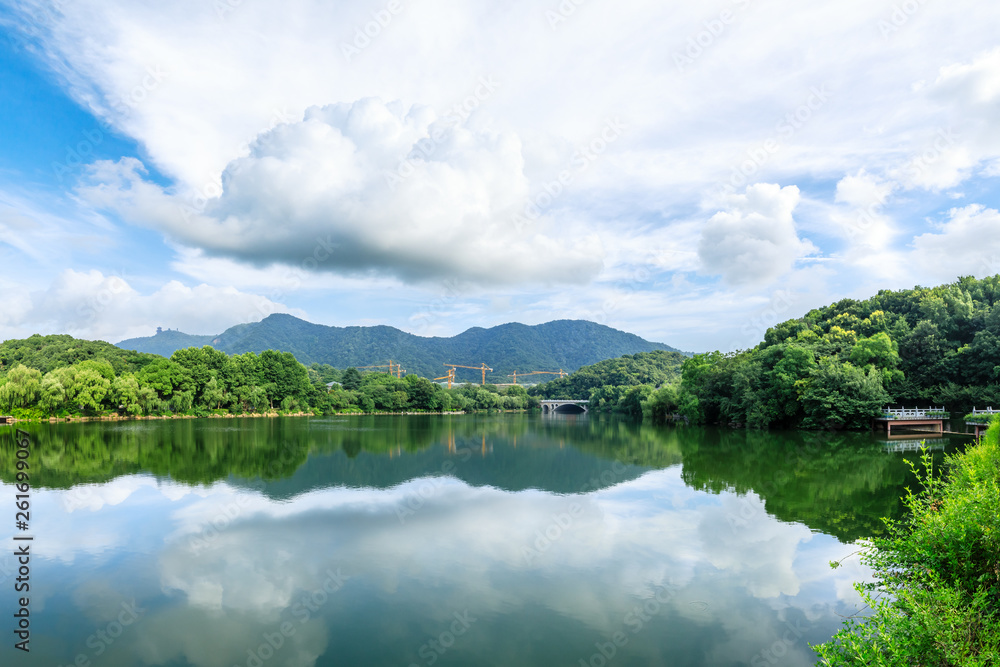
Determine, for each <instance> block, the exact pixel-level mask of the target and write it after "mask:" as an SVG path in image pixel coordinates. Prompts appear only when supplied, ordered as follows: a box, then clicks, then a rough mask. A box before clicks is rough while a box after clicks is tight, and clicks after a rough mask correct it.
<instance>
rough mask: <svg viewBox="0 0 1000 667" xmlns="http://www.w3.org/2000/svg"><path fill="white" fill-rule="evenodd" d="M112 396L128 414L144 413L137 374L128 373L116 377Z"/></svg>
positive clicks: (112, 384) (112, 387) (112, 386)
mask: <svg viewBox="0 0 1000 667" xmlns="http://www.w3.org/2000/svg"><path fill="white" fill-rule="evenodd" d="M111 397H112V399H113V401H114V403H116V404H117V406H118V407H119V409H121V410H124V411H125V414H127V415H138V414H141V413H142V403H141V402H140V401H139V382H138V381H137V380H136V379H135V375H134V374H132V373H127V374H125V375H122V376H120V377H117V378H115V379H114V381H113V382H112V383H111Z"/></svg>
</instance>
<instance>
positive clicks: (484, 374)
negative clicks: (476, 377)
mask: <svg viewBox="0 0 1000 667" xmlns="http://www.w3.org/2000/svg"><path fill="white" fill-rule="evenodd" d="M445 366H451V367H452V368H471V369H472V370H474V371H482V372H483V384H486V371H490V372H492V371H493V369H492V368H490V367H489V366H487V365H486V364H483V365H482V366H463V365H461V364H445Z"/></svg>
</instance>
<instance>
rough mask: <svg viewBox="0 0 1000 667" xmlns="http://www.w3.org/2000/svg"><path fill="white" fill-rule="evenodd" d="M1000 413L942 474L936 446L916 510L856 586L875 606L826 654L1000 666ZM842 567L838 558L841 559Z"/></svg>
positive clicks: (891, 530)
mask: <svg viewBox="0 0 1000 667" xmlns="http://www.w3.org/2000/svg"><path fill="white" fill-rule="evenodd" d="M998 441H1000V420H998V421H995V422H994V423H993V425H992V426H991V427H990V429H989V430H988V431H987V433H986V436H985V438H984V440H983V443H982V444H981V445H977V446H975V447H973V448H971V449H969V450H967V451H966V452H965V453H964V454H959V455H956V456H953V457H949V459H948V460H947V465H948V472H947V474H946V475H944V476H942V475H940V474H937V475H935V474H934V471H933V465H932V462H931V459H930V456H929V455H928V454H925V455H924V457H923V469H922V470H921V471H916V470H915V472H917V477H918V480H919V481H920V482H921V484H922V486H923V490H922V491H920V492H918V493H913V492H908V493H907V496H906V498H905V504H906V507H907V509H908V510H909V516H908V517H907V518H906V519H905V520H902V521H888V520H887V521H886V525H887V528H888V531H887V534H886V535H885V536H882V537H878V538H875V539H872V540H871V541H869V542H868V543H866V545H865V548H864V551H863V553H862V562H864V563H866V564H867V565H869V566H871V567H872V569H873V571H874V577H875V580H874V582H873V583H871V584H856V585H855V588H856V589H857V590H858V592H859V593H861V595H862V597H863V598H864V600H865V601H866V602H867V603H868V604H869V605H870V606H871V609H872V612H871V614H870V615H868V616H866V617H864V618H852V619H849V620H848V621H847V622H846V623H845V627H844V628H843V629H841V631H840V632H838V633H837V635H835V636H834V637H833V639H831V640H830V641H829V642H827V643H826V644H822V645H820V646H818V647H817V652H818V653H819V655H820V656H821V657H822V658H823V659H824V660H825V661H826V663H827V664H833V665H859V666H860V665H886V666H888V665H900V666H903V665H943V666H949V665H984V666H985V665H995V664H997V662H998V660H1000V566H998V565H997V563H998V558H1000V445H998ZM834 565H835V564H834Z"/></svg>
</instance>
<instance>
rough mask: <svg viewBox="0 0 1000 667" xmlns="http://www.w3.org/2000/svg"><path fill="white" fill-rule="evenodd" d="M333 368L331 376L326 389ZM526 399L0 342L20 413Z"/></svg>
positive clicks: (349, 375) (0, 405)
mask: <svg viewBox="0 0 1000 667" xmlns="http://www.w3.org/2000/svg"><path fill="white" fill-rule="evenodd" d="M332 376H336V378H337V380H338V381H339V382H340V384H335V385H333V388H332V389H331V388H328V386H327V383H328V382H331V381H333V380H332V379H331V378H332ZM533 404H534V405H537V402H536V401H535V400H534V399H531V398H529V397H528V395H527V392H526V391H525V389H524V388H523V387H508V388H505V389H503V390H500V389H498V388H497V387H494V386H492V385H487V386H485V387H477V386H474V385H465V386H461V387H457V388H454V389H450V390H446V389H445V388H443V387H442V386H441V385H439V384H435V383H433V382H431V381H430V380H427V379H425V378H421V377H418V376H416V375H408V376H406V377H404V378H396V377H393V376H391V375H389V374H388V373H361V372H359V371H358V370H357V369H354V368H348V369H347V370H346V371H344V372H343V373H340V372H339V371H336V370H335V369H332V368H330V367H328V366H320V365H314V367H313V368H310V369H307V368H306V367H305V366H303V365H302V364H300V363H299V362H298V361H297V360H296V359H295V357H294V356H293V355H292V354H290V353H288V352H276V351H274V350H265V351H263V352H261V353H260V354H259V355H258V354H255V353H253V352H246V353H244V354H237V355H232V356H230V355H227V354H226V353H224V352H220V351H218V350H216V349H213V348H211V347H208V346H205V347H202V348H194V347H192V348H186V349H182V350H177V351H176V352H174V353H173V354H172V355H171V357H170V358H169V359H166V358H163V357H160V356H157V355H153V354H144V353H139V352H134V351H129V350H123V349H120V348H118V347H115V346H113V345H109V344H108V343H102V342H93V341H83V340H77V339H74V338H72V337H71V336H32V337H30V338H27V339H24V340H9V341H6V342H4V343H3V344H0V410H3V411H4V412H8V413H11V414H13V415H14V416H16V417H20V418H44V417H49V416H70V415H83V416H98V415H108V414H118V415H120V416H138V415H170V414H182V415H196V416H207V415H210V414H260V413H272V412H283V413H290V412H295V413H299V412H311V413H313V414H331V413H334V412H351V411H354V412H376V411H383V412H385V411H394V412H398V411H448V410H465V411H474V410H499V409H507V410H520V409H525V408H528V407H531V406H532V405H533Z"/></svg>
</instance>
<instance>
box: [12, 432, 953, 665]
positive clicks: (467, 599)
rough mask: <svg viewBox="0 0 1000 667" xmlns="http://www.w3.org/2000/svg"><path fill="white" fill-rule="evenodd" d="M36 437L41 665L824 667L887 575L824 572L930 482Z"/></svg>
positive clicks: (504, 435) (478, 455)
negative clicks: (819, 661) (871, 579)
mask: <svg viewBox="0 0 1000 667" xmlns="http://www.w3.org/2000/svg"><path fill="white" fill-rule="evenodd" d="M22 427H23V428H25V430H26V431H28V432H29V433H30V437H31V453H30V458H29V463H30V466H31V469H30V470H31V483H32V490H31V493H30V503H31V508H30V526H29V529H28V530H27V531H21V530H17V529H16V528H15V516H14V514H15V508H14V496H15V494H16V493H17V491H16V490H15V487H14V485H13V484H14V482H15V478H14V475H15V466H16V460H17V459H16V450H15V445H14V441H13V430H12V429H11V428H10V427H3V428H6V430H0V458H2V459H3V464H2V468H0V470H2V472H0V479H2V480H3V485H2V486H3V489H2V493H0V497H2V498H4V499H8V500H5V502H4V506H5V507H7V508H8V510H7V516H5V517H4V521H3V529H0V539H2V540H3V541H4V542H3V543H4V548H3V554H4V555H2V556H0V582H2V583H0V591H2V593H0V610H2V616H3V618H4V619H6V620H5V621H4V624H3V625H2V627H0V632H2V636H3V637H5V638H6V639H5V641H4V646H3V648H2V649H0V656H2V660H0V661H2V662H3V664H15V665H28V666H34V665H39V666H40V665H45V666H46V667H52V666H54V665H70V664H75V665H80V666H81V667H88V666H89V665H101V666H105V665H106V666H108V667H112V666H117V665H128V666H139V665H167V666H182V665H197V666H199V667H233V666H241V667H262V666H264V665H267V666H271V665H275V666H277V665H283V666H284V665H287V666H293V667H300V666H302V667H308V666H312V665H358V666H364V665H373V666H381V665H397V666H400V667H412V666H414V665H416V666H428V667H429V666H430V665H439V666H447V665H462V666H479V665H483V666H485V665H493V666H501V665H503V666H506V665H511V666H514V665H517V666H533V665H540V666H542V665H543V666H545V667H552V666H556V665H565V666H566V667H579V666H581V665H582V666H588V665H589V666H591V667H602V666H604V665H615V666H617V665H621V666H622V667H625V666H630V665H643V666H650V665H670V666H673V665H751V666H753V667H757V666H760V665H811V664H814V662H815V656H814V654H813V652H812V650H811V649H810V647H809V644H810V643H813V644H815V643H819V642H823V641H825V640H827V639H829V637H830V636H831V635H832V634H833V633H834V632H835V631H836V630H837V629H838V628H839V626H840V624H841V622H842V621H843V617H845V616H848V615H851V614H854V613H856V612H857V611H858V610H859V607H860V603H859V598H858V596H857V594H856V593H855V592H854V590H853V588H852V582H853V581H855V580H858V579H863V578H865V577H866V576H867V575H868V572H867V570H866V569H865V568H864V567H863V566H861V565H860V564H859V562H858V559H857V556H854V557H850V558H847V559H846V560H845V562H844V565H843V566H842V567H840V568H839V569H836V570H834V569H832V568H831V567H830V565H829V563H830V561H833V560H839V559H842V558H845V557H847V556H849V554H851V553H852V552H854V551H855V549H856V548H855V547H854V546H852V544H851V543H852V542H853V541H854V540H856V539H858V538H861V537H864V536H866V535H870V534H872V533H873V532H877V531H880V530H881V525H882V524H881V521H880V517H883V516H891V517H899V516H900V515H901V505H900V501H899V498H900V496H901V495H902V494H903V493H904V489H905V487H906V486H907V485H908V484H911V485H912V484H913V478H912V475H911V473H910V472H909V469H908V467H907V463H906V462H907V460H909V461H917V460H918V455H917V454H916V453H907V452H892V451H887V449H886V447H885V443H884V442H880V441H879V440H878V439H876V438H875V437H874V436H872V435H869V434H851V433H847V434H845V433H825V432H824V433H812V432H795V433H774V432H748V431H735V430H720V429H711V428H693V427H672V426H654V425H650V424H638V423H632V422H628V421H623V420H619V419H613V418H603V417H597V416H590V417H588V416H561V415H555V416H541V415H524V414H511V415H489V416H478V415H455V416H341V417H327V418H314V419H306V418H275V419H199V420H168V421H133V422H95V423H86V424H41V425H38V424H35V425H28V426H26V427H25V426H23V425H22ZM959 442H960V441H959ZM944 444H947V445H948V446H949V447H951V446H953V445H954V444H957V442H955V443H953V442H946V443H944ZM941 455H942V453H941V452H940V451H939V452H935V456H936V457H938V459H940V457H941ZM26 535H28V536H31V537H33V538H34V539H33V541H31V542H30V545H31V546H30V551H31V561H30V607H29V609H30V649H31V651H30V653H27V654H25V653H22V652H20V651H16V650H14V649H13V648H12V646H13V643H14V642H15V641H17V640H16V639H15V638H14V635H13V634H12V631H13V630H14V629H15V627H16V620H17V619H15V618H14V613H15V612H16V611H17V609H18V605H17V597H18V595H22V594H16V593H15V592H14V585H15V578H16V577H17V576H18V575H17V567H18V565H17V563H16V562H15V558H14V556H13V552H14V547H13V546H10V545H15V544H24V543H25V542H23V541H21V542H15V541H14V538H15V537H18V536H21V537H23V536H26ZM8 546H10V548H7V547H8Z"/></svg>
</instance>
